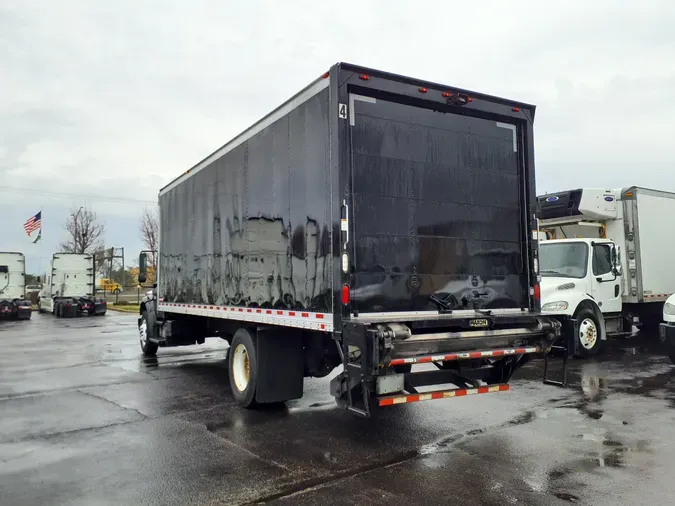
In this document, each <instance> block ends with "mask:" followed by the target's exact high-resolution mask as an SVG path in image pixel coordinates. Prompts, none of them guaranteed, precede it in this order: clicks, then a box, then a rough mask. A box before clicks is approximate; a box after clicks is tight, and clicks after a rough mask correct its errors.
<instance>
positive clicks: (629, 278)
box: [535, 187, 675, 356]
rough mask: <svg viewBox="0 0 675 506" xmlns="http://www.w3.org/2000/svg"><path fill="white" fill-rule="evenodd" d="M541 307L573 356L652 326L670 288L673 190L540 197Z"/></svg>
mask: <svg viewBox="0 0 675 506" xmlns="http://www.w3.org/2000/svg"><path fill="white" fill-rule="evenodd" d="M537 200H538V211H537V212H538V218H539V222H538V223H539V224H538V226H539V229H538V230H537V231H535V234H536V237H538V238H539V240H540V243H539V251H540V258H539V262H540V266H539V268H540V275H541V303H542V312H543V313H545V314H549V315H556V316H558V317H559V318H560V319H561V320H562V322H563V332H564V333H566V334H567V336H568V337H569V345H570V346H571V349H574V352H575V354H576V355H578V356H584V355H593V354H596V353H597V352H598V349H599V347H600V345H601V341H603V340H605V339H607V338H609V337H615V336H627V335H630V334H631V333H632V331H633V327H634V326H635V327H637V328H642V329H643V330H646V331H649V332H655V331H656V330H657V329H658V328H659V324H660V322H661V318H662V312H663V308H664V302H665V301H666V299H667V298H668V297H669V296H670V295H672V294H673V293H675V269H673V268H672V257H671V252H672V251H673V249H674V248H675V234H673V233H671V231H670V229H669V228H668V222H669V219H671V217H673V216H675V193H669V192H665V191H658V190H650V189H646V188H639V187H630V188H619V189H597V188H583V189H576V190H570V191H564V192H558V193H553V194H547V195H543V196H539V197H538V198H537Z"/></svg>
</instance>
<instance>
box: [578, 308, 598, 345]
mask: <svg viewBox="0 0 675 506" xmlns="http://www.w3.org/2000/svg"><path fill="white" fill-rule="evenodd" d="M575 318H576V320H577V329H578V331H577V335H576V336H574V337H575V339H576V340H577V343H578V345H579V346H578V349H579V355H580V356H582V357H591V356H593V355H596V354H597V353H598V351H599V350H600V340H601V338H602V336H601V335H600V323H599V322H598V318H597V316H595V313H594V312H593V311H591V310H590V309H587V308H584V309H582V310H580V311H579V312H578V313H577V314H576V316H575Z"/></svg>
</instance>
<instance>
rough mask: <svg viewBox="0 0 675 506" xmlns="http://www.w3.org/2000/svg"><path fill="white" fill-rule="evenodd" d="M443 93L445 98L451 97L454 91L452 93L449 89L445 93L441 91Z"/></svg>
mask: <svg viewBox="0 0 675 506" xmlns="http://www.w3.org/2000/svg"><path fill="white" fill-rule="evenodd" d="M441 95H442V96H443V98H450V96H451V95H452V93H450V92H449V91H444V92H443V93H441Z"/></svg>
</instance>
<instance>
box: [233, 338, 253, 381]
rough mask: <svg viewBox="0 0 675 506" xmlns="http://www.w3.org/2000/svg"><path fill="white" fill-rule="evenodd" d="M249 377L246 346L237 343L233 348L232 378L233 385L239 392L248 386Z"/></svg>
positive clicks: (249, 367)
mask: <svg viewBox="0 0 675 506" xmlns="http://www.w3.org/2000/svg"><path fill="white" fill-rule="evenodd" d="M250 377H251V363H250V361H249V357H248V351H247V350H246V346H244V345H243V344H238V345H237V346H236V347H235V348H234V352H233V355H232V379H233V380H234V386H235V388H236V389H237V390H238V391H239V392H243V391H244V390H246V388H247V387H248V383H249V381H250Z"/></svg>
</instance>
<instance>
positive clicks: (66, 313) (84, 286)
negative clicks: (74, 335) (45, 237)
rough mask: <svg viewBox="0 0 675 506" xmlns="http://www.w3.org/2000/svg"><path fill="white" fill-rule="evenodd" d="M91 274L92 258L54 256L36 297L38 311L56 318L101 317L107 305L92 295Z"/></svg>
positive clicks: (77, 255)
mask: <svg viewBox="0 0 675 506" xmlns="http://www.w3.org/2000/svg"><path fill="white" fill-rule="evenodd" d="M94 272H95V271H94V256H93V255H91V254H88V253H55V254H54V255H53V257H52V259H51V262H50V269H49V271H48V274H47V276H46V279H45V282H44V285H43V288H42V291H41V292H40V295H39V296H38V310H39V311H40V312H41V313H43V312H47V313H52V314H53V315H55V316H56V317H57V318H72V317H75V316H81V315H91V316H103V315H104V314H105V313H106V310H107V303H106V300H105V299H104V298H101V297H97V296H96V295H95V290H94V286H95V285H94Z"/></svg>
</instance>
